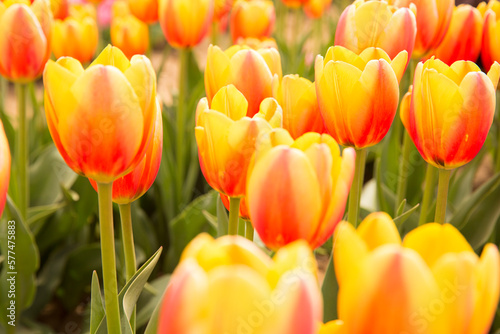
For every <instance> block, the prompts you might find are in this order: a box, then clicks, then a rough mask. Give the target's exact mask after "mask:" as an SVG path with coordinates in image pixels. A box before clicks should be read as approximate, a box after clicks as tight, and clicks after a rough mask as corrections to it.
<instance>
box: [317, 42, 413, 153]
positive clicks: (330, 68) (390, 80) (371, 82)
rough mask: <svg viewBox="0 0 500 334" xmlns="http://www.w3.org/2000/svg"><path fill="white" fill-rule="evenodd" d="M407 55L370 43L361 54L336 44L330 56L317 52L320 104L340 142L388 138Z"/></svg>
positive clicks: (364, 143) (361, 142)
mask: <svg viewBox="0 0 500 334" xmlns="http://www.w3.org/2000/svg"><path fill="white" fill-rule="evenodd" d="M407 56H408V54H407V52H406V51H404V50H403V51H401V52H400V53H399V54H398V55H397V56H396V57H395V58H393V59H392V60H391V58H389V56H388V55H387V54H386V53H385V52H384V50H382V49H379V48H368V49H365V50H364V51H363V52H361V53H360V54H359V56H358V55H357V54H355V53H353V52H352V51H349V50H348V49H346V48H344V47H341V46H335V47H331V48H330V49H329V50H328V52H327V54H326V56H325V59H323V57H321V56H318V57H317V58H316V65H315V70H316V91H317V94H318V104H319V109H320V111H321V115H322V116H323V119H324V121H325V127H326V129H327V130H328V132H329V133H330V134H331V135H332V137H333V138H335V140H336V141H337V142H338V143H339V144H341V145H343V146H353V147H355V148H357V149H361V148H365V147H369V146H372V145H375V144H377V143H379V142H380V141H381V140H382V139H383V138H384V136H385V135H386V134H387V132H388V131H389V128H390V127H391V124H392V121H393V120H394V116H395V115H396V111H397V108H398V102H399V85H398V79H401V77H402V76H403V73H404V70H405V67H406V62H407Z"/></svg>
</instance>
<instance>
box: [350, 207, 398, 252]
mask: <svg viewBox="0 0 500 334" xmlns="http://www.w3.org/2000/svg"><path fill="white" fill-rule="evenodd" d="M357 233H358V235H359V236H360V237H361V238H362V239H363V240H364V241H365V243H366V246H367V247H368V249H369V250H370V251H371V250H374V249H375V248H377V247H379V246H382V245H385V244H396V245H401V237H400V236H399V231H398V229H397V227H396V224H395V223H394V221H393V220H392V218H391V216H389V215H388V214H387V213H385V212H374V213H371V214H370V215H368V216H367V217H366V218H365V219H363V221H362V222H361V224H360V225H359V227H358V230H357Z"/></svg>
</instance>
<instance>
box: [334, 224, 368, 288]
mask: <svg viewBox="0 0 500 334" xmlns="http://www.w3.org/2000/svg"><path fill="white" fill-rule="evenodd" d="M368 252H369V250H368V246H367V245H366V243H365V241H364V240H363V239H362V238H361V237H360V236H359V235H358V234H357V233H356V230H355V229H354V227H353V226H352V225H351V224H350V223H348V222H346V221H343V222H341V223H340V224H339V225H338V226H337V228H336V230H335V234H334V236H333V259H334V260H333V263H334V264H335V275H336V276H337V282H338V283H339V287H343V286H344V284H345V283H346V282H348V281H349V280H351V279H353V278H354V277H357V276H358V275H359V272H360V270H361V264H362V263H363V259H364V258H365V257H366V256H367V255H368Z"/></svg>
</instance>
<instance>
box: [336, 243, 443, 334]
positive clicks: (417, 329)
mask: <svg viewBox="0 0 500 334" xmlns="http://www.w3.org/2000/svg"><path fill="white" fill-rule="evenodd" d="M359 266H360V270H359V271H358V272H356V273H355V275H350V276H347V277H346V280H342V283H341V285H340V289H339V295H338V315H339V318H340V319H342V320H343V321H344V324H345V327H346V328H345V330H346V333H349V334H366V333H409V334H418V333H426V334H442V333H443V332H442V331H440V330H441V328H439V326H438V324H436V323H435V322H431V323H429V321H426V319H425V318H424V316H423V315H422V314H421V312H423V311H422V310H424V311H425V310H426V308H428V307H429V305H431V303H432V302H433V301H434V300H435V299H436V298H438V297H439V289H438V286H437V284H436V282H435V280H434V277H433V276H432V273H431V272H430V270H429V268H428V267H427V266H426V264H425V262H424V261H423V260H422V258H421V257H420V256H418V254H417V253H415V252H414V251H413V250H409V249H405V248H402V247H401V246H397V245H384V246H381V247H379V248H377V249H376V250H375V251H373V252H371V253H370V254H369V255H367V256H365V257H364V259H361V263H360V264H359ZM388 319H390V321H388ZM436 327H437V328H436Z"/></svg>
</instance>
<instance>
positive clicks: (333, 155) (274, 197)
mask: <svg viewBox="0 0 500 334" xmlns="http://www.w3.org/2000/svg"><path fill="white" fill-rule="evenodd" d="M354 160H355V152H354V149H352V148H346V149H345V150H344V151H343V153H342V157H341V156H340V148H339V146H338V144H337V143H336V142H335V140H334V139H333V138H332V137H330V136H329V135H327V134H323V135H320V134H319V133H314V132H310V133H306V134H305V135H303V136H302V137H300V138H298V139H297V140H296V141H294V140H293V139H292V137H291V136H290V135H289V134H288V132H287V131H286V130H284V129H276V130H274V131H272V132H270V133H269V134H264V135H263V136H261V138H259V140H258V145H257V149H256V152H255V163H254V164H253V165H252V166H251V168H250V169H249V171H248V177H247V203H248V207H249V210H250V219H251V221H252V225H253V226H254V227H255V230H256V231H257V232H258V233H259V236H260V238H261V239H262V241H263V242H264V243H265V244H266V246H267V247H269V248H271V249H278V248H280V247H282V246H284V245H286V244H289V243H291V242H293V241H295V240H299V239H303V240H305V241H307V243H308V244H309V245H310V246H311V248H316V247H319V246H321V245H322V244H323V243H324V242H325V241H326V240H327V239H328V238H329V237H330V236H331V235H332V233H333V231H334V229H335V226H336V225H337V224H338V223H339V222H340V220H341V219H342V216H343V215H344V209H345V204H346V201H347V195H348V194H349V189H350V188H351V183H352V178H353V175H354Z"/></svg>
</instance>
